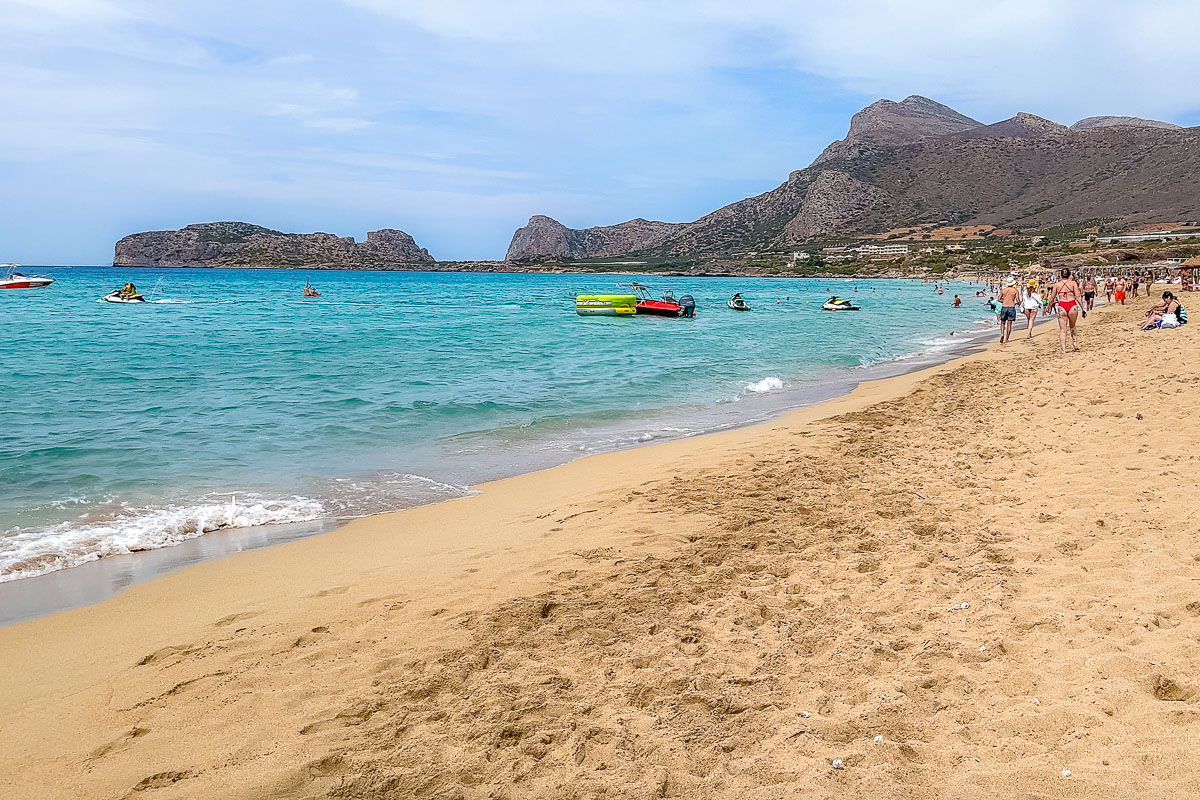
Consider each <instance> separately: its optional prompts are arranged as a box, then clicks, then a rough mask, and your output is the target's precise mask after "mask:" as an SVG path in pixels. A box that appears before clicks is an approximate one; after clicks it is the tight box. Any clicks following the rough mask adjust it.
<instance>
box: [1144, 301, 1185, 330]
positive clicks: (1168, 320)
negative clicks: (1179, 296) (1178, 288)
mask: <svg viewBox="0 0 1200 800" xmlns="http://www.w3.org/2000/svg"><path fill="white" fill-rule="evenodd" d="M1182 308H1183V306H1182V305H1180V303H1179V301H1178V300H1176V299H1175V295H1174V294H1172V293H1171V292H1163V293H1162V302H1161V303H1159V304H1158V305H1156V306H1152V307H1151V308H1150V310H1149V311H1147V312H1146V321H1145V322H1143V323H1142V324H1141V329H1142V330H1144V331H1148V330H1151V329H1153V328H1178V327H1179V326H1180V325H1182V324H1183V319H1186V317H1183V315H1182V313H1181V312H1182Z"/></svg>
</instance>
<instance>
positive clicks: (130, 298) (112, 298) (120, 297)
mask: <svg viewBox="0 0 1200 800" xmlns="http://www.w3.org/2000/svg"><path fill="white" fill-rule="evenodd" d="M96 302H98V303H144V302H146V298H145V297H142V296H141V295H140V294H125V292H123V291H122V290H120V289H113V290H112V291H111V292H109V293H108V294H106V295H104V297H101V298H100V299H99V300H97V301H96Z"/></svg>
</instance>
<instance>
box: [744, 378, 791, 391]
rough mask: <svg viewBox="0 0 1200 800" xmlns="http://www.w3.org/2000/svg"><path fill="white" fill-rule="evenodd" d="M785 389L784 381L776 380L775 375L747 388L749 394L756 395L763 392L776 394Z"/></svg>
mask: <svg viewBox="0 0 1200 800" xmlns="http://www.w3.org/2000/svg"><path fill="white" fill-rule="evenodd" d="M782 388H783V381H782V380H780V379H779V378H776V377H775V376H774V375H769V376H767V377H765V378H763V379H762V380H761V381H759V382H758V383H752V384H750V385H749V386H747V387H746V391H747V392H753V393H754V394H762V393H763V392H774V391H776V390H778V389H782Z"/></svg>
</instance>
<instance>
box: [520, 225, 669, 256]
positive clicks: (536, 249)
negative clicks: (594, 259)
mask: <svg viewBox="0 0 1200 800" xmlns="http://www.w3.org/2000/svg"><path fill="white" fill-rule="evenodd" d="M679 227H682V226H680V225H678V224H672V223H670V222H650V221H649V220H644V219H631V220H629V221H628V222H622V223H621V224H619V225H609V226H606V227H603V228H584V229H583V230H575V229H574V228H568V227H567V226H566V225H563V224H562V223H561V222H559V221H558V220H554V219H550V217H543V216H542V215H540V214H537V215H534V216H532V217H530V218H529V224H528V225H526V226H525V227H524V228H520V229H519V230H517V232H516V233H515V234H513V238H512V242H511V243H510V244H509V246H508V255H507V256H505V260H508V261H513V260H516V259H519V258H523V257H524V256H523V254H526V253H591V254H592V255H594V256H598V257H604V256H616V255H621V254H622V253H629V252H632V251H634V250H645V249H646V248H648V247H657V246H659V245H661V244H662V243H663V242H665V241H666V240H667V239H668V238H670V236H671V233H672V232H673V231H675V230H676V229H677V228H679Z"/></svg>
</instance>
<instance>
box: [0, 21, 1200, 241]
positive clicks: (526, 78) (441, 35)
mask: <svg viewBox="0 0 1200 800" xmlns="http://www.w3.org/2000/svg"><path fill="white" fill-rule="evenodd" d="M1197 29H1200V3H1192V2H1182V0H1156V1H1155V2H1148V3H1144V4H1136V5H1135V4H1128V3H1117V2H1113V0H1101V1H1100V2H1091V3H1083V2H1074V1H1070V2H1068V0H1042V1H1041V2H1034V0H998V2H994V3H992V4H990V5H987V6H984V5H973V4H963V3H961V2H956V3H952V2H949V1H948V0H927V1H926V2H921V3H905V4H901V3H895V2H884V0H859V1H858V2H849V3H841V4H830V3H827V2H820V3H818V2H789V1H786V0H738V2H736V3H734V2H729V1H728V0H689V1H688V2H684V0H638V1H635V0H572V2H561V1H560V2H549V1H541V0H538V1H535V0H508V1H507V2H497V0H439V2H410V1H409V0H392V1H391V2H388V0H343V2H341V3H328V2H322V1H320V0H317V1H315V2H314V1H313V0H257V1H256V2H253V3H246V2H244V0H205V2H200V0H179V2H161V0H0V108H3V109H4V113H5V124H4V125H3V126H0V183H3V184H4V185H5V186H6V189H8V190H9V191H7V192H6V193H5V194H3V195H0V238H3V239H4V240H5V241H16V240H19V239H20V238H21V237H23V236H30V235H29V234H26V233H25V232H24V228H22V227H18V226H16V225H15V223H8V222H6V220H7V219H9V217H10V215H9V214H8V213H6V212H17V211H20V209H19V208H17V204H19V203H24V202H25V200H24V199H22V198H24V197H28V196H30V195H31V194H33V193H36V192H39V191H41V188H40V187H41V186H43V185H44V184H45V183H46V181H47V180H48V178H47V177H46V176H49V175H53V176H54V178H53V179H54V180H55V181H57V182H59V184H61V192H60V193H71V196H72V197H74V198H79V202H81V203H82V202H85V201H86V198H88V197H91V196H94V197H96V198H98V199H97V200H96V201H95V203H94V204H93V206H92V207H91V211H90V213H92V214H94V215H96V216H97V218H103V219H109V220H111V222H110V223H108V224H109V227H113V228H119V227H123V226H127V225H132V224H134V223H133V222H131V221H129V219H128V215H129V214H130V209H135V210H139V209H140V210H141V213H142V214H143V215H146V216H152V217H153V216H154V215H155V214H158V213H160V212H159V211H158V209H159V208H160V207H162V208H166V207H170V208H176V207H177V208H179V209H181V210H180V211H179V212H178V214H180V215H185V217H186V216H188V215H191V214H194V215H196V217H197V218H206V217H209V216H211V215H213V214H216V215H218V216H230V215H232V214H234V213H235V212H237V213H239V214H246V215H250V216H256V215H261V216H262V217H263V218H264V219H265V220H266V221H268V222H269V223H270V224H272V225H273V226H275V227H280V226H282V227H287V225H286V222H287V219H289V218H291V219H295V220H296V224H297V225H300V224H301V223H302V222H305V223H310V224H315V223H312V220H313V219H315V218H317V217H320V216H322V215H325V216H328V217H329V218H330V219H331V220H338V219H346V218H348V216H349V215H354V218H355V219H358V218H360V217H362V218H368V217H369V218H372V219H376V220H377V222H376V223H374V224H392V225H395V226H398V227H404V228H406V229H407V228H413V229H414V231H415V230H417V229H420V228H422V227H423V228H425V229H428V230H444V229H446V228H447V227H448V225H447V223H446V220H455V224H456V225H458V226H459V230H460V233H459V234H456V235H454V236H449V237H448V238H447V240H446V243H445V245H444V246H439V245H440V244H441V243H440V242H437V241H430V242H422V243H423V244H428V245H429V246H430V248H431V249H433V250H434V251H435V252H438V253H439V254H442V255H448V256H463V255H468V254H471V255H499V254H500V253H502V252H503V249H504V245H505V244H507V236H506V235H503V234H500V235H497V234H496V231H503V230H505V229H506V228H509V229H511V227H513V226H515V225H517V224H520V223H522V222H523V221H524V219H525V218H526V217H527V216H528V215H529V214H532V213H536V212H542V213H550V214H552V215H558V216H562V217H563V218H564V221H567V222H569V223H572V224H599V223H605V222H615V221H619V220H620V219H623V218H629V217H633V216H653V217H659V218H667V219H675V220H680V219H690V218H695V217H697V216H699V215H701V214H703V213H705V212H707V211H710V210H712V209H713V208H715V207H717V206H719V205H721V204H723V203H725V202H728V201H730V200H734V199H737V198H738V197H740V196H743V195H745V194H751V193H757V192H759V191H763V190H766V189H769V188H771V187H772V186H773V185H775V184H777V183H778V182H779V181H780V180H782V179H783V178H784V177H785V176H786V175H787V173H788V171H790V170H792V169H795V168H798V167H801V166H803V165H804V164H805V163H807V162H808V161H809V160H810V159H811V158H812V157H813V156H814V155H816V153H817V152H819V151H820V149H821V148H822V147H823V146H824V145H825V144H826V143H828V141H829V140H831V139H833V138H836V137H838V136H841V135H842V134H843V133H844V132H845V129H846V125H847V123H848V119H849V116H850V114H851V113H853V112H854V111H855V110H857V108H859V107H861V106H862V105H865V104H866V103H868V102H871V101H872V100H874V99H876V98H878V97H881V96H887V97H892V98H894V99H900V98H902V97H904V96H906V95H908V94H912V93H918V94H924V95H927V96H930V97H933V98H934V99H935V100H940V101H942V102H946V103H948V104H950V105H952V106H955V107H957V108H959V110H961V111H963V112H964V113H967V114H970V115H971V116H974V117H976V118H979V119H981V120H983V121H985V122H991V121H995V120H998V119H1001V118H1004V117H1007V116H1011V115H1012V114H1013V113H1015V112H1016V111H1018V110H1023V111H1031V112H1033V113H1037V114H1041V115H1043V116H1047V117H1050V118H1052V119H1057V120H1058V121H1060V122H1068V123H1069V122H1072V121H1074V119H1077V118H1079V117H1082V116H1086V115H1091V114H1103V113H1112V114H1126V113H1131V114H1139V115H1143V116H1152V117H1159V118H1165V119H1168V120H1171V121H1176V122H1186V121H1187V120H1188V119H1196V115H1197V113H1198V112H1200V84H1197V83H1196V81H1195V80H1194V77H1193V75H1194V73H1195V69H1194V66H1193V65H1194V59H1193V58H1192V47H1193V44H1192V41H1191V38H1192V31H1194V30H1197ZM22 181H24V183H22ZM56 185H58V184H56ZM113 197H119V198H120V202H113V201H112V199H111V198H113ZM421 198H424V200H422V199H421ZM472 198H475V199H474V200H473V199H472ZM189 209H190V211H189ZM214 209H216V210H214ZM21 213H22V214H23V213H24V212H23V211H22V212H21ZM161 213H162V214H163V215H164V217H163V219H162V221H161V222H157V223H154V224H157V225H159V226H164V225H167V224H168V223H172V224H174V223H176V222H177V219H176V218H175V217H174V216H170V217H168V216H166V213H167V212H166V211H163V212H161ZM172 213H174V212H172ZM472 213H473V214H478V215H480V222H479V228H480V230H481V231H486V236H485V235H484V234H483V233H478V232H476V231H467V232H463V231H462V228H463V226H469V225H470V219H469V214H472ZM122 215H125V216H122ZM14 218H15V217H14ZM22 218H23V219H24V218H27V215H26V217H22ZM137 219H138V220H139V222H138V223H137V224H142V222H141V220H142V216H138V217H137ZM183 221H188V220H187V219H186V218H185V219H184V220H183ZM252 221H253V220H252ZM6 225H11V230H9V228H8V227H6ZM329 227H333V224H332V223H330V225H329ZM14 237H15V238H14ZM493 239H494V240H495V241H493ZM31 241H32V239H31ZM102 244H103V249H105V250H107V247H108V242H107V241H105V242H103V243H102ZM456 248H457V249H456ZM472 248H474V249H473V250H472ZM469 250H470V252H467V251H469ZM27 260H34V259H27Z"/></svg>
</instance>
